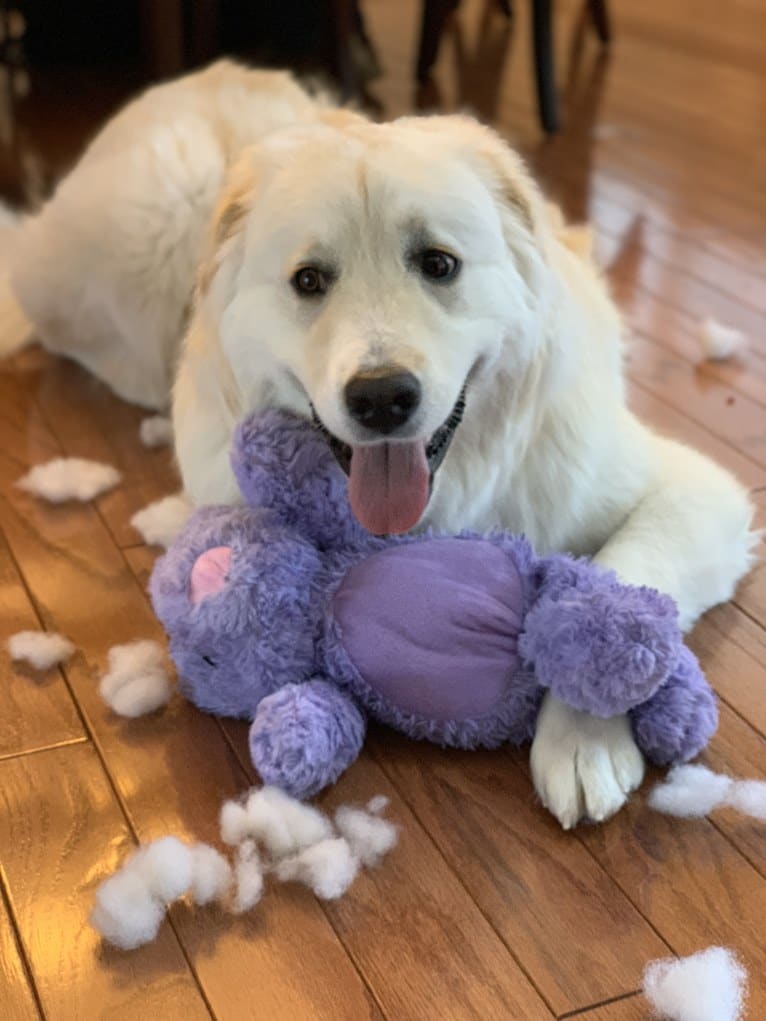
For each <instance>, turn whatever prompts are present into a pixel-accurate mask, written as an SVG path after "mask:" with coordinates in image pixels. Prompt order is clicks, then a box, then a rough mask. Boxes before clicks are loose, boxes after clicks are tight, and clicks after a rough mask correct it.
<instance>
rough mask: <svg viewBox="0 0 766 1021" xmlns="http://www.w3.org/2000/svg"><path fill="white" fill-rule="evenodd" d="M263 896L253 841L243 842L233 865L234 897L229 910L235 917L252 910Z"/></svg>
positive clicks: (261, 869) (258, 856)
mask: <svg viewBox="0 0 766 1021" xmlns="http://www.w3.org/2000/svg"><path fill="white" fill-rule="evenodd" d="M262 894H263V865H262V864H261V858H260V855H259V854H258V848H257V847H256V844H255V841H254V840H245V841H244V842H243V843H242V844H240V846H239V849H238V851H237V860H236V863H235V865H234V896H233V898H232V904H231V910H232V911H233V912H234V914H236V915H241V914H242V912H244V911H249V910H250V909H251V908H254V907H255V905H256V904H257V903H258V901H259V900H260V899H261V895H262Z"/></svg>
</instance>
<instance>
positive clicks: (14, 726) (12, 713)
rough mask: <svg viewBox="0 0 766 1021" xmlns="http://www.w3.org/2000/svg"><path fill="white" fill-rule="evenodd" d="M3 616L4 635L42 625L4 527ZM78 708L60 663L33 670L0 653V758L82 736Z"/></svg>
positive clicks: (0, 548)
mask: <svg viewBox="0 0 766 1021" xmlns="http://www.w3.org/2000/svg"><path fill="white" fill-rule="evenodd" d="M0 620H2V622H3V623H2V638H3V639H5V638H7V637H8V636H10V635H12V634H15V633H16V632H17V631H39V630H41V626H40V619H39V617H38V616H37V614H36V612H35V610H34V608H33V606H32V604H31V603H30V601H29V598H28V596H27V594H26V591H25V590H24V586H23V584H22V581H21V578H20V577H19V573H18V571H17V569H16V565H15V564H14V562H13V559H12V557H11V553H10V550H9V549H8V544H7V543H6V541H5V538H4V536H3V534H2V531H0ZM85 739H86V733H85V730H84V729H83V726H82V723H81V722H80V717H79V714H78V712H77V708H76V706H75V704H74V702H73V701H72V698H71V696H70V694H69V691H68V689H67V686H66V683H65V681H64V677H63V674H62V673H61V671H60V670H59V669H58V668H57V667H53V668H52V669H51V670H44V671H40V670H35V669H33V668H32V667H30V666H29V665H28V664H23V663H13V662H12V661H11V660H10V659H9V657H8V655H7V653H6V651H5V649H3V651H2V656H1V657H0V758H6V757H8V756H11V755H19V754H23V753H24V752H30V751H35V750H36V749H40V748H46V747H49V746H51V745H57V744H64V743H66V742H69V741H78V740H79V741H84V740H85Z"/></svg>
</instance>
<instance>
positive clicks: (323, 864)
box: [91, 787, 398, 950]
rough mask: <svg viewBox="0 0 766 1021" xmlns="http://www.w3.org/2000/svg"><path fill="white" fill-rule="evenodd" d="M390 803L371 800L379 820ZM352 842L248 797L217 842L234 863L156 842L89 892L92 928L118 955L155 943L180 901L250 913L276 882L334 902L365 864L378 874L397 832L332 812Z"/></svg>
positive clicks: (287, 805)
mask: <svg viewBox="0 0 766 1021" xmlns="http://www.w3.org/2000/svg"><path fill="white" fill-rule="evenodd" d="M387 804H388V799H387V798H385V797H383V796H378V797H377V798H374V799H373V800H372V801H371V802H370V803H369V805H368V809H369V807H370V805H373V806H374V807H375V809H376V810H377V812H378V813H379V812H381V811H383V809H384V808H385V807H386V805H387ZM335 818H336V821H337V822H338V825H339V826H340V825H343V826H344V827H345V828H346V831H347V832H348V833H349V834H350V835H351V839H350V840H349V839H347V838H346V837H345V836H342V835H339V834H338V833H337V832H336V830H335V828H334V826H333V823H332V821H331V820H330V819H329V818H328V817H327V816H326V815H324V814H323V813H322V812H320V811H319V809H317V808H313V807H312V806H311V805H305V804H303V803H302V802H300V801H296V800H295V799H294V798H291V797H289V796H288V795H287V794H284V793H283V792H282V791H279V790H277V789H276V788H273V787H261V788H253V789H252V790H251V791H249V792H248V793H247V794H246V795H245V796H244V797H243V798H242V799H241V800H240V801H228V802H226V803H225V804H224V805H223V806H222V809H221V836H222V839H223V840H224V842H225V843H227V844H230V845H233V847H234V850H233V861H232V862H229V861H228V860H227V859H226V858H225V857H224V856H223V855H222V854H221V853H220V852H219V851H217V850H216V849H215V848H213V847H210V846H208V845H207V844H194V845H188V844H185V843H183V841H181V840H178V839H177V838H176V837H163V838H161V839H160V840H156V841H155V842H154V843H152V844H148V845H147V846H146V847H142V848H139V849H138V850H137V851H135V852H134V853H133V854H132V855H131V856H130V857H129V858H128V859H127V861H126V862H125V863H124V864H123V865H122V867H121V868H120V869H119V870H118V871H117V872H116V873H115V874H114V875H113V876H111V877H110V878H109V879H107V880H105V881H104V882H103V883H102V884H101V886H100V887H99V888H98V890H97V892H96V903H95V905H94V908H93V911H92V913H91V923H92V925H93V926H94V928H95V929H97V930H98V932H100V933H101V935H102V936H103V937H104V939H106V940H108V941H109V942H110V943H113V944H114V945H115V946H117V947H120V948H122V949H123V950H132V949H134V948H135V947H139V946H142V945H143V944H144V943H148V942H150V941H151V940H153V939H154V938H155V937H156V935H157V932H158V931H159V927H160V925H161V923H162V919H163V917H164V915H165V911H166V909H167V907H168V906H169V905H170V904H171V903H172V902H173V901H175V900H178V899H179V898H181V897H189V899H190V900H191V901H192V902H193V903H194V904H197V905H200V906H201V905H205V904H211V903H213V902H218V903H219V904H220V905H221V906H222V907H223V908H224V909H225V910H227V911H229V912H231V913H232V914H241V913H243V912H245V911H249V910H251V909H252V908H254V907H255V906H256V905H257V904H258V902H259V901H260V899H261V897H262V896H263V892H264V889H265V880H266V877H267V876H269V875H273V876H274V877H275V878H276V879H277V880H279V881H280V882H298V883H303V884H304V885H306V886H308V887H309V888H310V889H311V890H312V891H313V892H314V893H315V895H316V896H317V897H320V898H322V899H324V900H333V899H335V898H337V897H341V896H342V895H343V894H344V893H346V891H347V890H348V888H349V887H350V886H351V884H352V883H353V882H354V880H355V879H356V877H357V875H358V873H359V870H360V868H361V867H362V866H363V865H375V864H377V863H378V862H379V861H380V859H381V858H382V857H383V855H385V854H386V853H387V852H388V851H390V850H391V849H392V848H393V846H394V844H395V843H396V839H397V835H398V834H397V829H396V827H395V826H394V825H393V824H391V823H389V822H387V821H386V820H384V819H381V818H380V816H379V815H377V814H375V815H374V814H371V813H369V811H365V810H364V809H361V808H356V807H351V806H341V807H340V808H339V809H338V810H337V812H336V816H335Z"/></svg>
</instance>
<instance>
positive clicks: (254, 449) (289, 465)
mask: <svg viewBox="0 0 766 1021" xmlns="http://www.w3.org/2000/svg"><path fill="white" fill-rule="evenodd" d="M231 463H232V468H233V469H234V474H235V476H236V478H237V482H238V483H239V486H240V489H241V490H242V495H243V497H244V498H245V502H246V503H247V504H249V505H250V506H251V507H264V508H268V509H269V510H271V511H273V512H274V513H275V514H276V515H277V517H278V518H279V520H280V521H281V523H282V524H284V525H286V526H287V527H289V528H294V529H296V530H297V531H298V532H299V534H300V535H301V536H302V537H303V538H305V539H308V540H310V541H312V542H314V543H316V544H317V545H319V546H322V547H325V548H326V547H328V546H332V545H340V544H342V543H345V542H348V541H349V540H352V541H353V540H354V539H356V538H358V537H360V536H362V535H363V534H364V533H363V531H362V529H361V528H360V526H359V525H358V523H357V522H356V521H355V519H354V516H353V514H352V513H351V510H350V508H349V505H348V496H347V492H348V482H347V480H346V476H345V475H344V474H343V471H342V470H341V468H340V466H339V465H338V463H337V461H336V460H335V457H334V456H333V454H332V452H331V450H330V448H329V447H328V445H327V443H326V441H325V439H324V438H323V436H322V435H321V433H319V431H318V430H317V429H316V428H315V427H314V426H313V425H312V424H311V423H310V422H307V421H306V420H305V419H302V418H299V417H298V416H296V415H292V414H290V413H288V412H285V411H278V410H274V409H269V410H267V411H261V412H257V413H256V414H253V415H250V416H249V417H248V418H246V419H245V420H244V422H242V423H241V424H240V425H239V427H238V428H237V430H236V432H235V434H234V444H233V448H232V454H231Z"/></svg>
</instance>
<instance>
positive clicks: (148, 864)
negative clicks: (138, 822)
mask: <svg viewBox="0 0 766 1021" xmlns="http://www.w3.org/2000/svg"><path fill="white" fill-rule="evenodd" d="M126 868H127V870H128V871H129V872H131V873H133V875H136V876H139V877H140V878H141V879H142V880H143V882H144V885H145V886H146V889H147V890H148V892H149V894H150V895H151V896H152V897H156V898H157V900H159V901H161V902H162V903H163V904H170V903H171V901H174V900H178V898H179V897H183V895H184V894H185V893H186V892H187V890H188V889H189V887H190V886H191V883H192V849H191V848H190V847H189V845H188V844H184V843H183V841H181V840H179V839H178V837H161V838H160V839H159V840H155V841H154V842H153V843H151V844H147V845H146V847H140V848H139V849H138V850H137V851H136V853H135V854H134V855H133V857H132V858H130V859H129V860H128V862H127V863H126Z"/></svg>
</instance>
